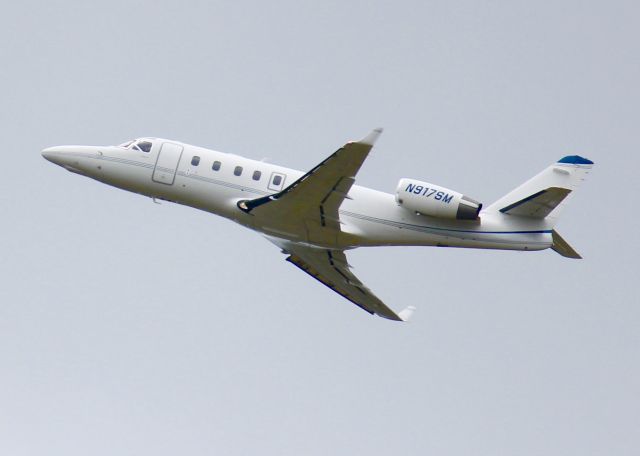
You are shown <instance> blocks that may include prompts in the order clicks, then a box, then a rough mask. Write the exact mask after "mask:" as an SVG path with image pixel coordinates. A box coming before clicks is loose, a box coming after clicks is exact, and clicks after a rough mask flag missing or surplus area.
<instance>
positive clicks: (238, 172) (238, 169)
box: [233, 166, 242, 176]
mask: <svg viewBox="0 0 640 456" xmlns="http://www.w3.org/2000/svg"><path fill="white" fill-rule="evenodd" d="M233 174H234V175H235V176H240V175H241V174H242V166H236V167H235V169H234V170H233Z"/></svg>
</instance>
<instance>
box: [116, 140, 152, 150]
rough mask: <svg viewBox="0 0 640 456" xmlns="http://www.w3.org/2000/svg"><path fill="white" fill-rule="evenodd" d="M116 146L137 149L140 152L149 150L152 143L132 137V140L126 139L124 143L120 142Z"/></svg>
mask: <svg viewBox="0 0 640 456" xmlns="http://www.w3.org/2000/svg"><path fill="white" fill-rule="evenodd" d="M118 147H124V148H125V149H131V150H139V151H141V152H151V147H153V143H151V142H150V141H142V140H139V139H134V140H133V141H127V142H126V143H123V144H120V145H119V146H118Z"/></svg>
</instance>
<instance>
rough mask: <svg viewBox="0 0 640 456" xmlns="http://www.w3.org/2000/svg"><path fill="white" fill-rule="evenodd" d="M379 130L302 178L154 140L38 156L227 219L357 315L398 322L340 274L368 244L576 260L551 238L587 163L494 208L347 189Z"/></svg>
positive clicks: (527, 186)
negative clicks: (350, 254) (351, 254)
mask: <svg viewBox="0 0 640 456" xmlns="http://www.w3.org/2000/svg"><path fill="white" fill-rule="evenodd" d="M380 133H382V129H375V130H373V131H372V132H371V133H370V134H369V135H368V136H366V137H365V138H363V139H361V140H360V141H353V142H348V143H347V144H345V145H344V146H343V147H341V148H340V149H338V150H337V151H336V152H334V153H333V154H331V155H330V156H329V157H327V158H326V159H325V160H323V161H322V162H321V163H320V164H318V165H317V166H315V167H314V168H312V169H311V170H310V171H308V172H306V173H305V172H301V171H296V170H293V169H288V168H285V167H282V166H277V165H273V164H270V163H265V162H262V161H256V160H250V159H248V158H244V157H240V156H237V155H233V154H227V153H223V152H217V151H213V150H209V149H204V148H201V147H196V146H191V145H188V144H184V143H181V142H178V141H172V140H167V139H160V138H140V139H136V140H133V141H129V142H127V143H124V144H121V145H119V146H104V147H103V146H57V147H50V148H47V149H44V150H43V151H42V155H43V156H44V158H46V159H47V160H49V161H50V162H53V163H55V164H57V165H60V166H61V167H63V168H65V169H67V170H69V171H71V172H73V173H77V174H81V175H84V176H87V177H90V178H93V179H95V180H98V181H100V182H104V183H106V184H109V185H112V186H115V187H119V188H121V189H124V190H129V191H132V192H136V193H140V194H142V195H146V196H149V197H151V198H154V199H160V200H166V201H172V202H175V203H178V204H184V205H186V206H191V207H194V208H197V209H201V210H204V211H207V212H210V213H213V214H216V215H220V216H222V217H226V218H229V219H231V220H233V221H235V222H237V223H239V224H241V225H243V226H246V227H248V228H250V229H252V230H255V231H257V232H259V233H261V234H263V235H264V236H265V237H266V238H267V239H268V240H269V241H271V242H272V243H274V244H275V245H277V246H278V247H279V248H280V249H281V251H282V253H284V254H285V255H287V258H286V260H287V261H288V262H290V263H291V264H293V265H295V266H297V267H298V268H300V269H301V270H302V271H304V272H306V273H307V274H309V275H310V276H312V277H314V278H315V279H317V280H318V281H320V282H321V283H323V284H324V285H326V286H327V287H329V288H331V289H332V290H333V291H335V292H336V293H338V294H340V295H341V296H343V297H344V298H346V299H348V300H349V301H351V302H352V303H354V304H355V305H357V306H358V307H360V308H362V309H363V310H365V311H367V312H369V313H370V314H375V315H378V316H380V317H384V318H387V319H390V320H398V321H406V320H408V319H409V317H410V316H411V314H412V313H413V311H414V308H413V307H412V306H409V307H407V308H406V309H404V310H402V311H400V312H396V311H394V310H392V309H391V308H390V307H388V306H387V305H386V304H384V303H383V302H382V301H381V300H380V299H379V298H378V297H377V296H376V295H375V294H373V292H372V291H371V290H370V289H369V288H367V287H366V286H365V285H364V284H363V283H362V282H361V281H360V280H359V279H358V278H357V277H356V276H355V275H354V274H353V272H352V271H351V266H350V265H349V263H348V262H347V257H346V253H345V252H346V251H347V250H350V249H354V248H357V247H373V246H395V245H397V246H400V245H403V246H440V247H462V248H480V249H498V250H526V251H532V250H543V249H547V248H551V249H553V250H554V251H556V252H557V253H559V254H560V255H563V256H565V257H568V258H580V255H579V254H578V253H577V252H576V251H575V250H574V249H573V248H572V247H571V246H570V245H569V244H568V243H567V242H566V241H565V240H564V239H563V238H562V237H561V236H560V235H559V234H558V232H557V231H556V230H555V229H554V227H555V225H556V223H557V221H558V217H559V215H560V213H561V211H562V209H563V207H564V206H565V205H566V203H567V200H568V197H569V195H570V194H571V193H572V192H573V191H574V190H575V189H576V188H577V187H578V186H579V185H580V184H581V182H582V181H583V180H584V179H585V177H586V176H587V174H588V173H589V171H590V170H591V168H592V166H593V162H592V161H590V160H588V159H586V158H582V157H580V156H577V155H573V156H567V157H564V158H562V159H560V160H558V161H557V162H556V163H554V164H552V165H551V166H549V167H548V168H546V169H545V170H543V171H542V172H541V173H539V174H537V175H536V176H534V177H533V178H531V179H530V180H528V181H526V182H525V183H524V184H522V185H520V186H519V187H517V188H516V189H515V190H513V191H511V192H509V193H507V194H506V195H505V196H503V197H502V198H500V199H499V200H498V201H496V202H495V203H493V204H491V205H489V206H487V207H484V206H483V205H482V204H481V203H480V202H478V201H476V200H474V199H473V198H470V197H468V196H466V195H463V194H461V193H459V192H456V191H454V190H450V189H447V188H445V187H442V186H439V185H435V184H431V183H428V182H423V181H420V180H417V179H413V178H403V179H400V181H399V183H398V186H397V187H396V190H395V192H394V193H393V194H391V193H384V192H380V191H377V190H373V189H370V188H366V187H361V186H358V185H355V184H354V183H355V178H356V174H357V173H358V171H359V169H360V167H361V166H362V164H363V162H364V160H365V159H366V158H367V155H368V154H369V151H370V150H371V148H372V147H373V144H374V143H375V141H376V140H377V139H378V137H379V136H380Z"/></svg>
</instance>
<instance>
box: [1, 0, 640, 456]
mask: <svg viewBox="0 0 640 456" xmlns="http://www.w3.org/2000/svg"><path fill="white" fill-rule="evenodd" d="M639 13H640V10H639V7H638V3H637V2H634V1H629V2H621V1H607V2H583V1H555V2H530V1H523V2H520V1H504V2H500V1H499V2H474V1H469V2H444V1H443V2H418V1H416V2H377V1H368V2H345V1H328V0H324V1H322V2H305V1H293V0H292V1H270V2H211V1H198V2H167V1H153V2H152V1H109V2H100V3H93V2H69V1H65V2H57V1H46V2H45V1H35V2H29V1H25V2H12V3H10V4H9V3H7V4H6V5H4V7H3V11H2V15H0V58H1V59H2V62H3V65H2V68H1V69H0V125H1V127H0V129H1V130H2V133H3V134H2V139H3V141H4V147H3V148H2V150H3V152H2V154H1V156H2V159H3V170H4V172H3V178H2V179H0V214H1V215H0V217H2V219H1V220H2V225H1V226H2V236H0V249H1V252H2V257H1V258H2V260H1V261H0V281H1V284H2V286H1V287H0V453H1V454H3V455H4V454H6V455H12V456H18V455H36V454H37V455H42V454H46V455H64V456H70V455H87V454H91V455H109V456H112V455H140V454H152V455H175V454H189V455H205V454H206V455H210V454H220V455H247V454H260V455H300V454H305V455H327V454H333V455H354V454H367V455H388V454H403V455H424V454H437V455H470V454H472V455H502V454H504V455H513V454H517V455H545V456H548V455H569V454H574V455H578V454H579V455H602V454H615V455H632V454H634V455H637V454H638V452H639V451H640V362H639V361H640V356H639V349H640V334H639V327H640V299H639V297H638V295H639V293H638V286H637V282H638V279H639V275H638V254H639V253H640V236H639V235H638V232H639V231H638V230H639V228H640V227H639V223H638V222H639V220H640V218H639V217H638V213H637V212H638V210H639V209H638V207H637V201H636V198H637V194H638V190H640V185H639V184H638V173H639V172H640V171H639V167H640V159H639V158H638V150H639V148H640V140H639V137H640V131H639V130H640V129H639V120H640V114H639V101H640V89H639V84H638V81H640V58H639V55H640V32H639V31H638V30H639V28H638V24H639V23H640V14H639ZM378 126H382V127H385V132H384V134H383V136H382V137H381V138H380V140H379V142H378V143H377V144H376V147H375V148H374V150H373V153H372V155H371V156H370V158H369V159H368V160H367V162H366V163H365V165H364V166H363V168H362V170H361V173H360V174H359V175H358V183H359V184H361V185H367V186H370V187H373V188H376V189H378V190H384V191H388V192H392V191H393V189H394V188H395V185H396V182H397V181H398V179H399V178H401V177H414V178H419V179H423V180H427V181H431V182H434V183H436V184H440V185H444V186H446V187H449V188H453V189H456V190H458V191H461V192H463V193H465V194H467V195H469V196H470V197H472V198H475V199H478V200H480V201H482V202H484V203H485V204H489V203H491V202H492V201H494V200H496V199H497V198H498V197H500V196H501V195H503V194H505V193H506V192H508V191H509V190H511V189H512V188H514V187H515V186H516V185H518V184H520V183H521V182H523V181H524V180H526V179H528V178H529V177H531V176H532V175H533V174H535V173H537V172H539V171H540V170H541V169H543V168H544V167H546V166H548V165H549V164H550V163H552V162H553V161H555V160H557V159H558V158H560V157H562V156H564V155H568V154H580V155H583V156H586V157H588V158H591V159H592V160H594V161H595V162H596V167H595V169H594V171H593V172H592V174H591V175H590V179H589V181H587V182H586V183H585V185H584V186H583V188H582V189H581V190H580V191H579V192H577V194H576V196H575V198H574V199H573V201H572V203H571V205H570V206H569V207H568V208H567V210H566V212H565V213H564V214H563V218H562V220H561V222H560V224H559V225H558V227H557V228H558V231H559V232H560V233H561V234H562V235H563V236H564V237H565V238H566V239H567V240H568V241H569V242H570V243H571V244H572V245H573V246H574V247H575V248H576V249H577V250H578V251H579V252H580V253H581V254H582V255H583V256H584V257H585V259H584V260H582V261H573V260H569V259H566V258H562V257H560V256H559V255H557V254H555V253H554V252H552V251H545V252H537V253H516V252H491V251H473V250H455V249H433V248H378V249H369V250H365V249H360V250H358V251H355V252H352V253H350V254H349V255H350V257H349V258H350V262H351V263H352V264H353V265H354V266H355V272H356V274H358V276H359V277H360V278H361V279H362V280H363V281H364V282H365V283H366V284H367V285H368V286H369V287H370V288H372V289H373V290H374V291H375V292H376V294H378V296H380V297H381V298H382V299H383V300H385V301H386V302H387V303H388V304H389V305H390V306H391V307H393V308H396V309H400V308H402V307H404V306H406V305H409V304H413V305H415V306H417V307H418V312H417V313H416V315H415V318H414V320H413V321H412V322H411V323H410V324H397V323H393V322H390V321H386V320H383V319H380V318H375V317H370V316H369V315H368V314H366V313H365V312H362V311H361V310H359V309H358V308H357V307H355V306H353V305H352V304H350V303H349V302H347V301H345V300H343V299H341V298H340V297H339V296H337V295H335V294H334V293H332V292H331V291H330V290H328V289H326V288H325V287H323V286H322V285H321V284H319V283H317V282H315V281H314V280H312V279H310V278H309V277H307V276H306V275H305V274H303V273H301V272H300V271H299V270H297V269H296V268H294V267H292V266H291V265H290V264H288V263H286V262H285V261H284V256H283V255H281V254H280V253H279V252H278V250H277V249H276V248H275V247H274V246H273V245H271V244H270V243H268V242H267V241H265V240H264V239H262V238H261V237H260V236H258V235H256V234H255V233H252V232H250V231H248V230H246V229H244V228H241V227H239V226H236V225H234V224H233V223H231V222H229V221H226V220H224V219H220V218H217V217H215V216H213V215H210V214H206V213H203V212H198V211H196V210H193V209H189V208H185V207H180V206H176V205H172V204H169V203H164V204H162V205H156V204H153V203H152V201H151V200H150V199H148V198H144V197H141V196H139V195H134V194H130V193H127V192H124V191H121V190H117V189H114V188H110V187H107V186H105V185H103V184H100V183H97V182H95V181H92V180H89V179H86V178H83V177H80V176H77V175H73V174H71V173H68V172H66V171H64V170H63V169H62V168H59V167H56V166H54V165H52V164H51V163H49V162H47V161H45V160H44V159H43V158H42V157H41V156H40V150H41V149H43V148H44V147H48V146H53V145H59V144H101V145H104V144H118V143H121V142H124V141H125V140H127V139H130V138H134V137H138V136H144V135H149V136H161V137H166V138H173V139H176V140H181V141H184V142H187V143H192V144H196V145H201V146H205V147H210V148H213V149H217V150H222V151H226V152H233V153H237V154H241V155H246V156H248V157H251V158H256V159H260V158H263V157H269V159H270V161H272V162H274V163H278V164H283V165H286V166H290V167H293V168H297V169H300V170H307V169H309V168H311V167H313V166H314V165H316V164H317V163H318V162H319V161H321V160H322V159H324V158H325V157H326V156H327V155H329V154H330V153H332V152H334V151H335V150H336V149H337V148H338V147H339V146H341V145H342V144H343V143H344V142H345V141H347V140H351V139H358V138H360V137H362V136H364V135H365V134H366V133H368V132H369V131H370V130H371V129H372V128H374V127H378Z"/></svg>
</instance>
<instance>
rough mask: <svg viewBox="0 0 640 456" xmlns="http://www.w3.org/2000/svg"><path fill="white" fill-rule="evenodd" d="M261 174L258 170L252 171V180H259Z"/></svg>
mask: <svg viewBox="0 0 640 456" xmlns="http://www.w3.org/2000/svg"><path fill="white" fill-rule="evenodd" d="M261 175H262V173H261V172H260V171H254V172H253V180H254V181H259V180H260V176H261Z"/></svg>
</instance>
